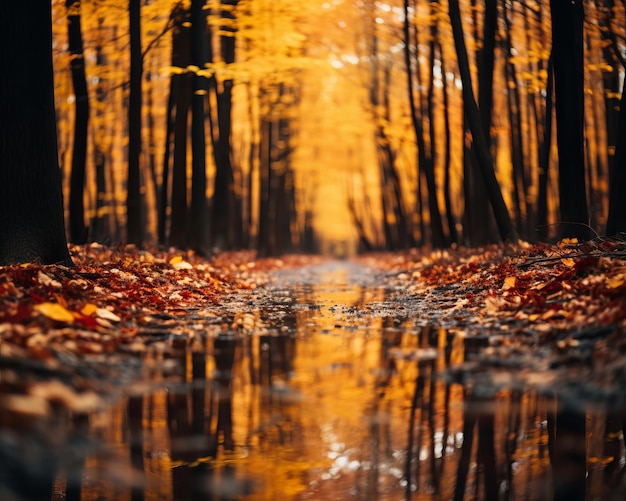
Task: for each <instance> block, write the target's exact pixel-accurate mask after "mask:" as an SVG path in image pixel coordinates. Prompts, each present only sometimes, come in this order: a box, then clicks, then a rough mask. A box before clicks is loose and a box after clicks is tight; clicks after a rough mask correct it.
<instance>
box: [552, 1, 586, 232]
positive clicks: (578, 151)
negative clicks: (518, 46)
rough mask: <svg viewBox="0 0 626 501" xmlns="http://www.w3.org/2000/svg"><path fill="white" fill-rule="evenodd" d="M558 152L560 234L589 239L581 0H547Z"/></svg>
mask: <svg viewBox="0 0 626 501" xmlns="http://www.w3.org/2000/svg"><path fill="white" fill-rule="evenodd" d="M550 9H551V12H552V55H553V64H554V96H555V105H556V139H557V146H558V151H559V199H560V201H559V207H560V219H561V221H560V226H559V235H560V237H577V238H579V239H581V240H586V239H588V238H590V237H591V236H592V235H591V231H590V228H588V227H587V226H586V225H587V224H588V213H587V196H586V191H585V149H584V135H583V128H584V68H583V64H584V49H583V17H584V15H583V2H582V0H571V1H569V2H563V1H562V0H550Z"/></svg>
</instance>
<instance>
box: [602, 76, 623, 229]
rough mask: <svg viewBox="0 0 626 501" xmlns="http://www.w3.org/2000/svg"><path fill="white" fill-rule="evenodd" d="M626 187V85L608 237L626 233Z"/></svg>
mask: <svg viewBox="0 0 626 501" xmlns="http://www.w3.org/2000/svg"><path fill="white" fill-rule="evenodd" d="M624 186H626V84H625V86H624V89H623V90H622V99H621V102H620V109H619V122H618V126H617V141H616V147H615V159H614V161H613V170H612V171H611V180H610V185H609V217H608V220H607V223H606V234H607V235H617V234H623V233H626V196H624Z"/></svg>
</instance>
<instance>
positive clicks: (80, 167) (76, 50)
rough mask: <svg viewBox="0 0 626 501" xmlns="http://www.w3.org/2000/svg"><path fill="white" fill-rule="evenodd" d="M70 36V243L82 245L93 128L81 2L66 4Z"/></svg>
mask: <svg viewBox="0 0 626 501" xmlns="http://www.w3.org/2000/svg"><path fill="white" fill-rule="evenodd" d="M65 7H66V8H67V33H68V42H69V51H70V56H71V61H70V67H71V69H72V85H73V86H74V98H75V99H74V112H75V115H74V144H73V148H72V171H71V174H70V200H69V209H70V211H69V212H70V220H69V221H70V227H69V230H70V240H71V241H72V242H74V243H77V244H82V243H84V242H85V241H86V240H87V227H86V226H85V204H84V195H85V194H84V190H85V161H86V159H87V131H88V127H89V95H88V93H87V79H86V77H85V57H84V55H83V35H82V32H81V26H80V1H79V0H66V2H65Z"/></svg>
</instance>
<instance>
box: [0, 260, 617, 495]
mask: <svg viewBox="0 0 626 501" xmlns="http://www.w3.org/2000/svg"><path fill="white" fill-rule="evenodd" d="M382 285H383V284H382V283H380V280H379V278H378V277H376V275H375V274H373V273H371V272H370V271H369V270H367V269H364V268H360V267H358V266H356V265H353V264H349V263H332V264H329V265H324V266H321V267H317V268H314V269H305V270H299V271H290V272H282V273H281V275H278V276H277V279H276V283H275V285H274V286H273V287H272V288H271V289H270V291H269V292H268V294H267V297H268V298H273V299H272V300H271V304H268V303H267V301H268V299H267V298H266V299H264V300H263V301H262V302H261V303H259V304H251V303H250V302H249V301H248V302H246V301H244V300H242V301H241V302H240V304H239V306H238V307H239V308H244V305H246V306H245V307H246V310H245V311H244V310H242V311H232V313H233V315H235V316H237V315H239V317H237V318H241V325H242V326H247V328H248V330H249V333H246V334H244V335H242V334H240V333H235V332H230V331H228V330H224V331H222V330H221V329H220V328H218V327H216V326H211V327H210V329H209V330H208V334H207V333H204V332H200V331H199V334H198V335H196V336H195V338H194V339H192V340H189V339H179V340H177V342H176V343H174V345H173V347H172V349H170V350H166V351H162V352H158V351H154V352H153V353H152V354H151V355H150V357H149V358H148V359H147V360H146V362H147V367H148V369H147V372H146V378H147V379H148V380H149V383H146V384H143V385H141V386H135V387H134V391H133V392H132V393H131V394H130V395H127V396H126V397H124V398H122V399H121V400H119V401H118V402H116V403H115V404H114V405H113V406H111V407H110V408H108V409H107V410H106V411H102V412H98V413H92V414H89V415H63V413H62V412H60V414H59V418H58V422H56V423H49V422H47V423H46V425H45V426H46V430H41V429H40V428H39V426H40V425H36V424H35V425H33V426H32V427H28V428H27V430H28V432H27V433H26V432H24V431H14V430H15V428H16V427H15V426H12V425H11V424H10V423H6V422H3V430H2V434H0V462H1V463H2V465H3V467H2V468H0V499H16V500H17V499H52V500H63V499H83V500H92V499H93V500H96V499H97V500H131V499H132V500H140V499H145V500H175V501H183V500H200V499H202V500H206V499H210V500H235V499H237V500H249V501H262V500H277V499H280V500H320V501H325V500H347V499H355V500H451V499H459V500H460V499H505V500H522V499H524V500H526V499H532V500H541V499H546V500H547V499H568V500H570V499H588V500H595V499H602V500H604V499H624V497H626V481H625V479H624V475H623V472H624V448H623V427H624V423H625V417H626V413H624V412H622V411H621V409H620V408H619V407H618V408H615V407H611V406H610V405H608V404H609V403H610V402H606V405H604V404H603V402H601V401H597V399H596V400H595V401H594V402H593V404H584V405H581V406H571V405H568V404H567V400H563V401H562V400H560V399H559V397H558V394H556V392H551V391H550V389H549V388H546V387H545V386H544V387H540V386H537V385H535V386H524V385H521V386H520V385H519V384H515V385H513V384H511V385H509V384H507V382H509V381H511V380H512V379H511V378H509V379H506V378H504V379H502V380H503V381H504V383H503V384H498V385H494V384H477V383H473V382H468V381H467V380H465V379H463V378H460V377H457V376H455V375H454V373H451V372H450V371H448V369H449V368H451V367H457V366H459V364H462V363H464V362H468V361H470V362H471V360H472V357H473V356H474V354H476V353H478V352H479V350H480V348H481V346H480V343H477V342H474V341H468V340H467V339H464V338H463V336H460V335H458V334H457V333H455V332H452V331H447V330H445V329H437V328H432V327H429V326H426V327H419V328H417V327H415V325H416V322H415V321H414V320H415V319H410V318H409V317H410V315H409V314H408V313H407V309H406V308H405V307H404V306H403V305H402V304H394V303H392V302H390V301H389V300H388V292H387V291H386V290H385V289H383V288H382ZM233 304H235V303H233ZM233 308H234V306H233ZM245 314H248V316H246V315H245ZM0 376H2V377H3V379H2V381H3V382H6V378H7V376H6V374H4V375H2V374H0ZM461 383H462V384H461ZM51 426H57V428H55V429H54V430H55V431H54V433H50V427H51ZM16 493H18V494H16Z"/></svg>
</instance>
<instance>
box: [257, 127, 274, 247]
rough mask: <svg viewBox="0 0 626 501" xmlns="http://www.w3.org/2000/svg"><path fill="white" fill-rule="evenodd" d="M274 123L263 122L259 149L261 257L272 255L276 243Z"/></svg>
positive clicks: (258, 240) (259, 244)
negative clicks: (272, 199)
mask: <svg viewBox="0 0 626 501" xmlns="http://www.w3.org/2000/svg"><path fill="white" fill-rule="evenodd" d="M272 126H273V124H272V122H271V121H270V120H269V119H263V120H262V121H261V145H260V148H259V155H260V163H259V169H260V172H259V178H260V183H259V184H260V186H259V232H258V238H257V246H258V252H259V256H260V257H266V256H270V255H272V253H273V252H274V243H273V239H272V234H273V225H272V222H271V221H270V186H271V183H272V158H271V157H272Z"/></svg>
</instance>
